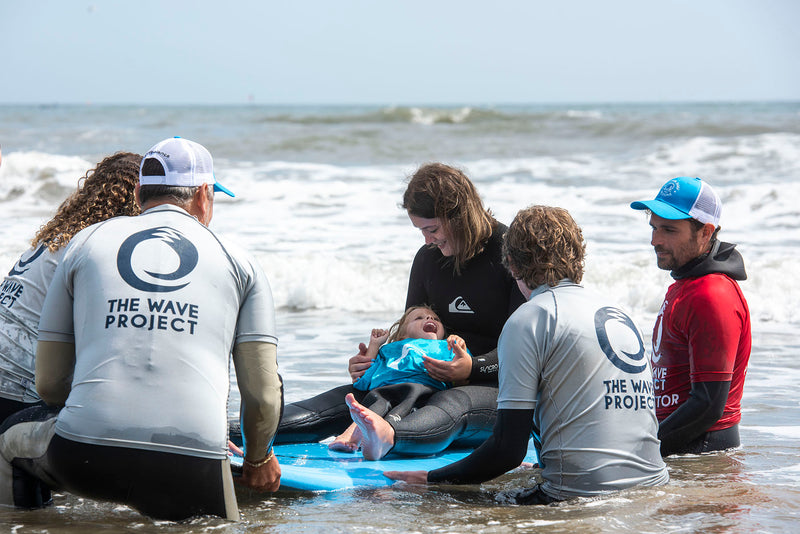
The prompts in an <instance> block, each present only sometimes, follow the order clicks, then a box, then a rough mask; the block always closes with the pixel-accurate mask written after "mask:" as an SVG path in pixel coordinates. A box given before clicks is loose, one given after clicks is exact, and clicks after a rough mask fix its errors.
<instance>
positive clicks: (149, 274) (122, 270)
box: [117, 226, 199, 293]
mask: <svg viewBox="0 0 800 534" xmlns="http://www.w3.org/2000/svg"><path fill="white" fill-rule="evenodd" d="M163 247H168V248H169V249H170V250H171V252H167V254H166V256H165V254H164V252H165V251H164V248H163ZM154 257H157V258H159V261H157V262H152V263H156V264H157V267H158V269H159V270H158V271H156V270H153V266H150V265H148V264H149V263H151V262H150V261H148V260H149V259H151V258H154ZM165 257H166V258H169V259H168V261H166V262H165V261H164V258H165ZM198 258H199V256H198V254H197V248H196V247H195V246H194V244H193V243H192V242H191V241H189V240H188V239H187V238H186V237H185V236H184V235H183V234H181V233H180V232H178V231H177V230H175V229H173V228H169V227H167V226H160V227H157V228H150V229H149V230H142V231H141V232H136V233H135V234H133V235H131V236H130V237H128V239H126V240H125V241H123V243H122V245H121V246H120V247H119V252H117V270H118V271H119V274H120V276H122V279H123V280H125V282H127V283H128V285H130V286H131V287H133V288H135V289H139V290H141V291H149V292H155V293H168V292H170V291H177V290H179V289H182V288H184V287H186V286H188V285H189V282H186V283H180V282H181V279H182V278H184V277H185V276H187V275H188V274H189V273H191V272H192V271H193V270H194V268H195V267H197V260H198ZM162 270H163V271H168V272H159V271H162Z"/></svg>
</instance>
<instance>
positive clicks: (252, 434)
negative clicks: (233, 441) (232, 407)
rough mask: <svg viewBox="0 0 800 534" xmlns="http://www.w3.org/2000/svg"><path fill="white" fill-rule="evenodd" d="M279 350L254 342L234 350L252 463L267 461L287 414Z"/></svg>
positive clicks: (244, 426) (243, 344)
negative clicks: (283, 414)
mask: <svg viewBox="0 0 800 534" xmlns="http://www.w3.org/2000/svg"><path fill="white" fill-rule="evenodd" d="M277 352H278V351H277V347H276V346H275V345H274V344H272V343H264V342H258V341H250V342H245V343H238V344H237V345H235V346H234V347H233V364H234V368H235V369H236V381H237V383H238V384H239V393H240V394H241V398H242V402H241V424H242V434H243V443H244V447H245V455H246V457H247V459H248V460H251V461H259V460H261V459H263V458H264V457H265V456H266V455H267V453H268V452H269V449H270V447H271V446H272V440H273V439H274V437H275V431H276V430H277V428H278V422H279V421H280V418H281V413H282V412H283V383H282V381H281V377H280V375H279V374H278V358H277Z"/></svg>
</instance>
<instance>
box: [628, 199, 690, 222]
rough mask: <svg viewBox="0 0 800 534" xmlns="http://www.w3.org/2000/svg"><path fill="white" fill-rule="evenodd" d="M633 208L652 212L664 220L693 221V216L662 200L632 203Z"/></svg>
mask: <svg viewBox="0 0 800 534" xmlns="http://www.w3.org/2000/svg"><path fill="white" fill-rule="evenodd" d="M631 207H632V208H633V209H635V210H650V211H651V212H652V213H654V214H655V215H658V216H659V217H661V218H662V219H670V220H677V219H691V218H692V216H691V215H689V214H688V213H684V212H682V211H681V210H679V209H677V208H674V207H672V206H670V205H669V204H667V203H666V202H662V201H660V200H643V201H640V202H631Z"/></svg>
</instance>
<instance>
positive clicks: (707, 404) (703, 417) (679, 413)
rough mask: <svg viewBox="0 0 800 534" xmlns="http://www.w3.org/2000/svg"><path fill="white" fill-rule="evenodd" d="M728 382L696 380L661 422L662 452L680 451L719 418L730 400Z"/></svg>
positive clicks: (659, 429)
mask: <svg viewBox="0 0 800 534" xmlns="http://www.w3.org/2000/svg"><path fill="white" fill-rule="evenodd" d="M730 387H731V383H730V381H728V382H693V383H692V390H691V391H690V392H689V398H688V399H686V402H684V403H683V404H681V405H680V406H679V407H678V409H677V410H675V411H674V412H672V414H670V416H669V417H667V418H666V419H664V420H663V421H662V422H661V424H660V425H659V426H658V439H660V440H661V456H669V455H670V454H674V453H677V452H679V451H680V450H681V449H682V448H683V446H685V445H686V444H687V443H689V442H690V441H692V440H694V439H696V438H698V437H699V436H700V435H702V434H703V433H705V432H706V431H708V429H709V428H711V426H712V425H713V424H714V423H716V422H717V421H719V418H720V417H722V413H723V411H724V410H725V403H726V402H727V400H728V391H729V389H730Z"/></svg>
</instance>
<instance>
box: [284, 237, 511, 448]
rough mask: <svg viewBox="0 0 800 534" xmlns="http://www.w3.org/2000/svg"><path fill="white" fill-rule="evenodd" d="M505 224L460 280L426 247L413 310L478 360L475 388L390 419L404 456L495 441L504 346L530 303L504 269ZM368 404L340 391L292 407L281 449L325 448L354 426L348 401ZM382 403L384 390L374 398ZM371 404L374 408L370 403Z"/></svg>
mask: <svg viewBox="0 0 800 534" xmlns="http://www.w3.org/2000/svg"><path fill="white" fill-rule="evenodd" d="M505 231H506V227H505V226H504V225H502V224H498V226H497V227H496V228H495V230H494V232H493V234H492V236H491V237H490V239H489V240H488V241H487V243H486V245H485V247H484V249H483V251H482V252H481V253H479V254H478V255H476V256H475V257H473V258H472V259H470V260H469V261H467V262H466V264H465V265H464V266H463V267H462V269H461V273H460V274H455V271H454V268H453V264H452V260H451V259H450V258H446V257H444V256H442V253H441V251H439V249H438V248H435V247H429V246H423V247H422V248H420V250H419V251H418V252H417V255H416V257H415V258H414V263H413V265H412V267H411V276H410V279H409V283H408V296H407V298H406V308H408V306H414V305H422V304H424V305H428V306H431V307H432V308H433V310H434V311H435V312H436V313H437V314H438V315H439V317H440V319H441V320H442V323H443V324H444V325H445V328H446V329H447V332H448V333H449V334H457V335H459V336H461V337H462V338H464V340H465V341H466V344H467V347H468V348H469V350H470V351H471V352H472V354H475V355H478V356H476V357H475V358H473V370H472V374H471V375H470V385H467V386H460V387H455V388H452V389H447V390H444V391H437V392H436V393H434V394H433V395H431V396H430V398H427V400H426V399H420V400H419V402H417V403H416V406H415V407H416V409H415V410H414V411H412V412H411V413H409V414H408V415H407V416H405V417H402V418H399V420H398V418H397V417H392V418H389V419H387V420H388V421H389V423H390V424H391V425H392V426H393V427H394V429H395V447H394V449H392V452H396V453H400V454H409V455H411V454H431V453H434V452H438V451H440V450H443V449H445V448H447V447H448V446H449V445H450V444H451V443H454V442H456V441H457V442H458V443H459V444H463V445H469V446H475V445H478V444H480V443H481V442H482V441H483V440H484V439H486V438H487V437H488V436H490V435H491V433H492V426H493V425H494V420H495V417H496V409H497V406H496V401H497V339H498V338H499V337H500V332H501V331H502V329H503V325H504V324H505V321H506V319H508V317H509V316H510V315H511V313H513V312H514V310H516V309H517V307H519V305H520V304H522V303H523V302H524V301H525V298H524V297H523V295H522V293H520V291H519V289H518V288H517V285H516V282H515V281H514V279H513V278H512V277H511V275H510V274H509V273H508V271H507V270H506V269H505V267H503V265H502V237H503V234H504V233H505ZM347 393H353V394H354V395H355V397H356V399H357V400H359V401H362V400H363V399H364V396H365V395H366V392H364V391H357V390H355V389H354V388H353V387H352V386H351V385H349V384H348V385H345V386H340V387H338V388H334V389H332V390H329V391H326V392H324V393H322V394H320V395H317V396H316V397H313V398H311V399H307V400H303V401H299V402H296V403H292V404H289V405H287V406H286V408H285V410H284V415H283V418H282V419H281V424H280V426H279V427H278V434H277V435H276V437H275V443H295V442H303V441H318V440H321V439H325V438H327V437H329V436H332V435H335V434H338V433H341V432H342V431H343V430H344V429H345V428H346V427H347V426H348V425H349V424H350V423H351V422H352V421H351V419H350V413H349V411H348V409H347V406H346V405H345V403H344V396H345V395H346V394H347ZM372 394H373V396H378V397H388V396H389V395H388V392H387V395H381V388H378V389H376V390H373V392H372ZM367 402H369V400H368V401H367Z"/></svg>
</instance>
